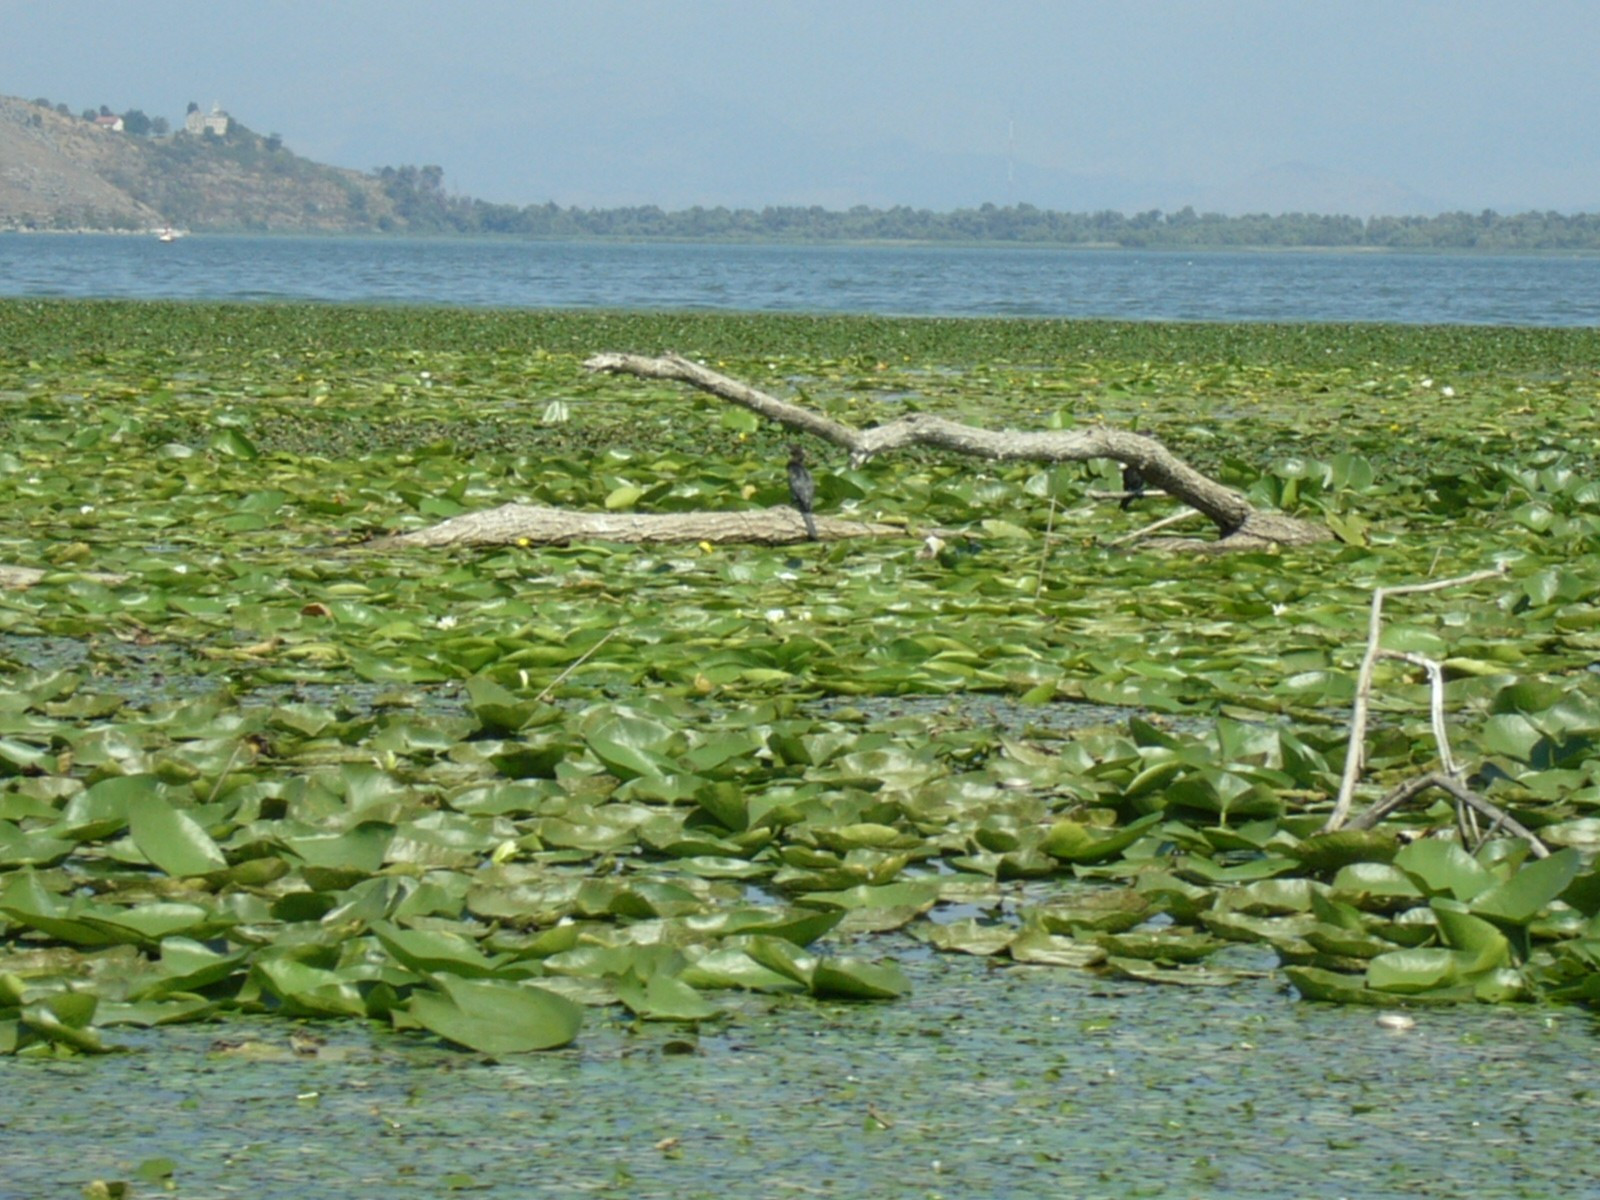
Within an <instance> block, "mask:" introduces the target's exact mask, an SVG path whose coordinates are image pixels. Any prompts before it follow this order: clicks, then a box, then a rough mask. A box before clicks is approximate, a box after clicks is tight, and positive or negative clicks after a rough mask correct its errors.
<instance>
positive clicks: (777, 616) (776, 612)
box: [766, 608, 783, 621]
mask: <svg viewBox="0 0 1600 1200" xmlns="http://www.w3.org/2000/svg"><path fill="white" fill-rule="evenodd" d="M766 617H767V620H769V621H781V620H783V609H781V608H769V609H767V612H766Z"/></svg>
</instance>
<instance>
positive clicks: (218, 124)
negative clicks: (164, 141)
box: [183, 104, 232, 137]
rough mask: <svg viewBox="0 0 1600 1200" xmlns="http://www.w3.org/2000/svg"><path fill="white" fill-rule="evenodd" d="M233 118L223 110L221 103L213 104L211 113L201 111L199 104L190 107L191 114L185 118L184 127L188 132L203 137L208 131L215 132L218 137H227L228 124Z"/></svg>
mask: <svg viewBox="0 0 1600 1200" xmlns="http://www.w3.org/2000/svg"><path fill="white" fill-rule="evenodd" d="M231 120H232V118H231V117H229V116H228V114H227V113H225V112H223V111H222V106H221V105H220V104H213V105H212V106H211V111H210V112H209V113H204V112H201V111H200V108H199V106H198V105H196V106H194V107H191V108H190V109H189V115H188V116H187V117H185V118H184V120H183V127H184V129H186V130H187V131H188V132H190V133H192V134H194V135H195V137H201V136H203V135H204V134H207V133H214V134H216V135H217V136H218V137H226V136H227V134H228V124H229V122H230V121H231Z"/></svg>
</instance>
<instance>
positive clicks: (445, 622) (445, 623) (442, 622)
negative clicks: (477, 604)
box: [434, 613, 457, 629]
mask: <svg viewBox="0 0 1600 1200" xmlns="http://www.w3.org/2000/svg"><path fill="white" fill-rule="evenodd" d="M456 620H457V619H456V618H455V617H453V616H451V615H450V614H449V613H446V614H445V615H444V616H442V617H440V618H439V619H438V620H437V621H435V622H434V624H435V625H437V626H438V627H439V628H440V629H454V628H455V627H456Z"/></svg>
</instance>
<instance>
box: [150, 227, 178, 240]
mask: <svg viewBox="0 0 1600 1200" xmlns="http://www.w3.org/2000/svg"><path fill="white" fill-rule="evenodd" d="M182 236H183V234H181V233H179V232H178V231H177V230H176V229H174V228H173V227H172V226H170V225H168V226H167V227H166V228H165V229H159V230H157V231H156V240H157V241H162V242H175V241H177V240H178V239H179V238H181V237H182Z"/></svg>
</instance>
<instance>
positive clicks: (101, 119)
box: [94, 113, 123, 133]
mask: <svg viewBox="0 0 1600 1200" xmlns="http://www.w3.org/2000/svg"><path fill="white" fill-rule="evenodd" d="M94 123H95V124H96V125H97V126H99V127H100V128H101V129H109V130H110V131H111V132H112V133H121V132H122V128H123V126H122V118H121V117H119V116H117V115H116V114H114V113H101V114H100V115H99V116H98V117H96V118H95V119H94Z"/></svg>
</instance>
